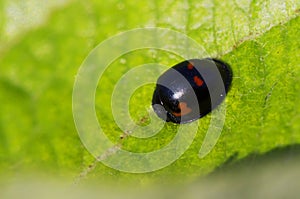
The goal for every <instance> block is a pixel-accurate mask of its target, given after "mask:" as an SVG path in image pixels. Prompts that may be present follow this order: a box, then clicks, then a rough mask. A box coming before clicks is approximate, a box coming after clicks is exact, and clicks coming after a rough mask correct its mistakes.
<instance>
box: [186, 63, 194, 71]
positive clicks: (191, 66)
mask: <svg viewBox="0 0 300 199" xmlns="http://www.w3.org/2000/svg"><path fill="white" fill-rule="evenodd" d="M187 68H188V69H189V70H192V69H193V68H194V65H193V64H192V63H190V62H189V63H188V65H187Z"/></svg>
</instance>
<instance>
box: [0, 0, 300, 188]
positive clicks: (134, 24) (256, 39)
mask: <svg viewBox="0 0 300 199" xmlns="http://www.w3.org/2000/svg"><path fill="white" fill-rule="evenodd" d="M16 5H18V6H20V5H21V3H19V2H17V1H16ZM8 6H9V5H8V1H1V2H0V9H1V10H6V9H8ZM47 8H48V7H47ZM299 9H300V3H299V1H296V0H295V1H293V0H286V1H279V0H278V1H272V2H271V1H258V0H253V1H249V0H243V1H229V0H228V1H219V0H215V1H205V0H203V1H193V0H189V1H154V2H153V1H146V2H132V1H116V0H115V1H106V2H105V3H104V2H99V1H88V2H79V1H70V2H68V3H67V4H66V5H64V6H61V7H59V6H58V7H57V8H56V9H54V11H53V12H51V14H50V16H48V18H47V17H46V16H47V14H45V15H43V14H41V17H45V20H44V21H43V22H41V23H40V24H35V25H30V26H29V25H28V27H27V25H26V29H27V31H26V32H23V30H24V29H23V28H20V29H17V30H19V31H17V33H16V34H13V35H9V37H8V36H7V31H8V30H7V27H10V25H12V24H11V23H13V22H11V21H10V18H9V16H10V17H11V15H9V16H8V15H7V14H5V12H1V13H0V16H1V19H4V20H3V21H0V31H1V33H0V35H1V39H0V42H1V48H0V52H1V54H0V67H1V68H0V70H1V71H0V102H1V103H0V110H1V115H0V138H1V140H0V143H1V145H0V158H1V162H0V168H1V172H2V175H4V174H5V175H8V176H11V175H13V174H14V173H16V172H17V173H19V174H20V175H22V174H26V173H28V172H30V173H31V172H33V173H40V172H41V173H47V174H54V175H62V176H65V177H76V176H79V178H78V179H77V180H78V181H82V180H83V179H88V180H96V181H101V180H103V179H109V180H111V181H112V182H114V181H115V180H117V181H120V182H121V181H125V182H126V181H127V180H130V181H136V182H139V183H140V184H147V183H149V182H152V181H155V180H157V179H162V178H163V177H169V178H174V179H175V180H177V181H182V179H189V178H190V177H198V176H203V175H205V174H208V173H209V172H212V171H213V170H214V169H215V168H217V167H220V166H221V165H222V164H223V163H224V162H226V161H227V160H228V159H229V158H230V157H232V156H234V155H235V154H238V156H237V158H243V157H246V156H248V155H249V154H252V153H265V152H267V151H270V150H272V149H274V148H277V147H280V146H285V145H292V144H297V143H299V142H300V133H299V132H300V125H299V122H298V121H299V115H300V114H299V113H300V106H299V105H298V103H297V101H298V100H299V97H300V96H299V91H300V86H299V84H298V82H299V77H300V76H299V72H300V71H299V70H300V69H299V68H300V67H299V63H300V58H299V54H300V53H299V52H300V42H299V39H298V30H299V26H300V25H299V24H300V18H299ZM16 14H17V13H16ZM25 15H26V16H27V17H29V16H31V15H32V13H31V12H30V13H27V14H26V13H25ZM12 16H14V15H12ZM25 24H27V22H26V23H25ZM149 26H150V27H165V28H170V29H173V30H176V31H179V32H181V33H184V34H187V35H188V36H189V37H191V38H192V39H194V40H195V41H197V42H198V43H200V44H201V45H203V47H204V48H205V50H206V51H207V53H208V54H209V55H211V56H213V57H218V58H220V59H222V60H224V61H225V62H227V63H229V64H230V65H231V67H232V70H233V73H234V80H233V84H232V88H231V91H230V92H229V94H228V96H227V98H226V105H227V108H226V123H225V126H224V128H223V130H222V134H221V136H220V139H219V140H218V142H217V145H216V146H215V147H214V148H213V150H212V151H211V152H210V153H209V154H208V155H207V156H206V157H204V158H203V159H200V158H199V157H198V152H199V149H200V147H201V144H202V142H203V139H204V137H205V133H206V130H207V127H208V125H209V121H210V115H209V116H207V117H204V118H202V119H201V120H200V127H199V130H198V132H197V136H196V138H195V139H194V141H193V143H192V145H191V146H190V148H189V149H188V150H187V151H186V152H185V153H184V155H183V156H181V157H180V158H179V159H178V160H177V161H176V162H174V163H173V164H171V165H170V166H168V167H166V168H163V169H161V170H158V171H154V172H151V173H144V174H129V173H125V172H121V171H117V170H114V169H111V168H108V167H106V166H105V165H103V164H102V163H100V162H97V163H94V158H93V157H92V156H91V155H90V154H89V153H88V151H86V150H85V148H84V146H83V145H82V144H81V142H80V139H79V137H78V135H77V131H76V128H75V125H74V122H73V117H72V89H73V83H74V80H75V75H76V73H77V71H78V69H79V67H80V65H81V63H82V62H83V60H84V59H85V57H86V56H87V55H88V53H89V52H90V51H91V50H92V49H93V48H94V47H96V45H97V44H98V43H100V42H101V41H103V40H105V39H107V38H108V37H110V36H113V35H115V34H117V33H120V32H122V31H125V30H130V29H132V28H142V27H149ZM5 35H6V36H5ZM7 38H9V39H7ZM7 41H8V42H7ZM181 59H182V58H180V57H179V56H175V55H170V53H168V52H163V51H159V50H153V49H150V50H149V49H148V50H139V51H135V52H132V53H129V54H126V55H123V56H121V57H120V58H119V59H117V60H115V62H114V63H112V64H111V66H110V67H109V69H107V71H106V72H105V75H104V76H103V78H102V79H101V80H100V82H99V87H98V89H97V94H96V105H95V106H96V110H97V116H98V119H99V121H101V124H103V129H104V131H105V132H106V134H107V136H108V137H109V138H110V139H111V141H112V142H114V143H115V144H118V143H119V144H121V147H122V148H123V149H124V150H129V151H134V152H149V151H153V150H157V149H159V148H161V147H163V146H165V145H166V144H168V143H169V142H170V141H171V140H172V139H173V138H174V136H175V134H174V133H176V130H177V128H178V125H174V124H167V125H166V127H165V128H164V129H163V130H162V131H161V132H160V133H159V134H158V135H156V136H155V137H152V138H148V139H137V138H134V137H130V136H129V137H127V138H126V139H124V140H121V141H120V135H121V134H123V133H124V132H122V131H121V130H120V129H119V128H118V127H117V125H116V124H115V123H114V121H113V117H112V113H111V108H110V101H111V100H110V99H111V94H112V91H113V88H114V85H115V84H116V82H117V81H118V80H119V78H120V77H121V76H122V75H123V74H125V73H126V72H127V71H129V70H130V69H132V68H134V67H135V66H138V65H140V64H145V63H149V62H156V63H160V64H164V65H167V66H172V65H174V64H176V63H178V62H179V61H181ZM153 90H154V85H147V86H145V87H142V88H140V89H139V90H137V91H136V92H135V94H134V95H133V96H132V98H131V101H130V113H131V114H132V116H133V118H134V119H135V120H136V121H137V122H140V121H141V118H145V121H144V122H142V125H146V124H147V122H149V118H148V111H147V108H149V106H150V104H151V98H152V93H153ZM128 130H131V129H128ZM162 158H164V157H162ZM166 179H168V178H166ZM166 181H167V182H168V181H169V179H168V180H166Z"/></svg>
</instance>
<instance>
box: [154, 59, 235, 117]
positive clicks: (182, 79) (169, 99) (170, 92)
mask: <svg viewBox="0 0 300 199" xmlns="http://www.w3.org/2000/svg"><path fill="white" fill-rule="evenodd" d="M231 82H232V70H231V68H230V66H229V65H228V64H226V63H224V62H222V61H220V60H217V59H211V58H206V59H191V60H186V61H183V62H181V63H179V64H176V65H175V66H173V67H172V68H170V69H168V70H167V71H166V72H164V73H163V74H162V75H161V76H160V77H159V78H158V80H157V84H156V88H155V91H154V94H153V98H152V107H153V109H154V111H155V113H156V114H157V115H158V116H159V117H160V118H162V119H164V120H165V121H167V122H174V123H188V122H192V121H194V120H196V119H199V118H201V117H203V116H205V115H206V114H208V113H210V112H211V111H212V110H213V109H214V108H216V107H217V106H218V105H219V104H220V103H221V102H222V101H223V100H224V98H225V96H226V94H227V92H228V91H229V88H230V85H231Z"/></svg>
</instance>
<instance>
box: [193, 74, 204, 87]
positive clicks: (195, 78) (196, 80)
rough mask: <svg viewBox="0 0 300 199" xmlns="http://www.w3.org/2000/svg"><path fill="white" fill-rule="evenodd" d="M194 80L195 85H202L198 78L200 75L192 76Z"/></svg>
mask: <svg viewBox="0 0 300 199" xmlns="http://www.w3.org/2000/svg"><path fill="white" fill-rule="evenodd" d="M194 82H195V83H196V85H197V86H202V85H203V80H202V79H200V77H198V76H194Z"/></svg>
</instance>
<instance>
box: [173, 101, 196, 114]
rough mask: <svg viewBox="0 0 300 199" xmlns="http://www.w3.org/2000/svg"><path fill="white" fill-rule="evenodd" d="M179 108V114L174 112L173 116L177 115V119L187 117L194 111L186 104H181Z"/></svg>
mask: <svg viewBox="0 0 300 199" xmlns="http://www.w3.org/2000/svg"><path fill="white" fill-rule="evenodd" d="M178 108H179V109H180V112H179V113H176V112H173V115H175V116H176V117H180V116H183V115H186V114H188V113H190V112H191V111H192V109H191V108H189V107H188V106H187V104H186V103H185V102H179V104H178Z"/></svg>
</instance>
